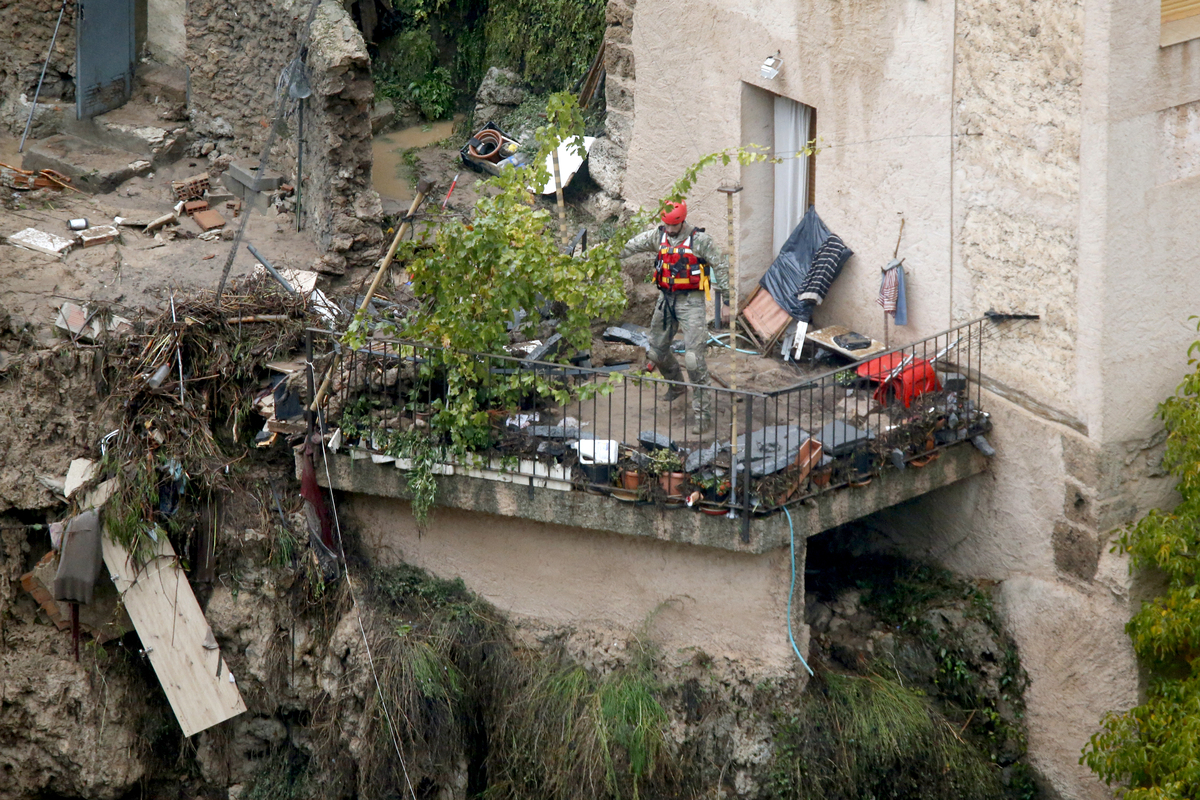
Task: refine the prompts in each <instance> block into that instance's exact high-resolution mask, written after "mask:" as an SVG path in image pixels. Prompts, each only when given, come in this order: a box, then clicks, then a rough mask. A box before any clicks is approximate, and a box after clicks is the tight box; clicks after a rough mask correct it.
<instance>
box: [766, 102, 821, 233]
mask: <svg viewBox="0 0 1200 800" xmlns="http://www.w3.org/2000/svg"><path fill="white" fill-rule="evenodd" d="M811 112H812V109H810V108H809V107H808V106H806V105H804V104H803V103H797V102H796V101H795V100H789V99H788V98H786V97H776V98H775V154H776V155H777V156H780V157H782V159H783V160H782V161H781V162H780V163H778V164H776V165H775V219H774V235H773V237H772V238H773V245H774V248H773V252H774V253H778V252H779V248H781V247H783V243H784V242H786V241H787V238H788V236H790V235H791V233H792V229H793V228H795V227H796V225H798V224H799V222H800V218H801V217H803V216H804V212H805V211H807V210H808V159H807V158H804V157H800V158H796V157H795V155H796V153H797V152H799V151H800V149H801V148H803V147H804V145H805V143H806V142H807V141H808V127H809V114H810V113H811Z"/></svg>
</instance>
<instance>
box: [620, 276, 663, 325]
mask: <svg viewBox="0 0 1200 800" xmlns="http://www.w3.org/2000/svg"><path fill="white" fill-rule="evenodd" d="M627 300H628V302H627V304H626V306H625V312H624V313H623V314H621V321H622V322H634V323H638V324H642V325H649V324H650V320H651V319H652V318H653V317H654V304H655V303H657V302H658V287H657V286H655V285H654V284H653V283H634V285H633V291H632V292H630V293H629V295H628V297H627Z"/></svg>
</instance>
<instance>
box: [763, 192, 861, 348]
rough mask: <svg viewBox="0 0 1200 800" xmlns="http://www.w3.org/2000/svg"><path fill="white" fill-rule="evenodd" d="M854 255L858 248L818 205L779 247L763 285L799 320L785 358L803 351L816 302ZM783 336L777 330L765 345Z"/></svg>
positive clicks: (802, 219) (822, 297) (765, 274)
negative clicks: (854, 248) (842, 235)
mask: <svg viewBox="0 0 1200 800" xmlns="http://www.w3.org/2000/svg"><path fill="white" fill-rule="evenodd" d="M852 255H854V251H852V250H851V249H850V248H849V247H847V246H846V243H845V242H843V241H842V240H841V238H840V237H839V236H838V235H837V234H835V233H833V232H832V231H830V230H829V228H828V227H827V226H826V225H825V223H824V222H822V221H821V217H820V216H818V215H817V209H816V206H810V207H809V209H808V211H806V212H805V214H804V216H803V217H802V218H801V219H800V223H799V224H798V225H797V226H796V227H795V229H794V230H793V231H792V233H791V235H790V236H788V238H787V241H786V242H784V243H783V247H781V248H779V255H777V256H776V257H775V260H774V261H773V262H771V266H769V267H768V268H767V271H766V272H765V273H763V276H762V278H761V279H760V280H759V286H761V287H762V288H763V289H765V290H766V291H767V292H769V293H770V295H771V297H772V299H773V300H774V301H775V302H776V303H777V304H778V305H779V307H780V308H781V309H783V310H784V311H786V312H787V314H788V315H789V316H790V317H791V318H792V319H794V320H795V321H796V333H795V334H794V335H793V337H792V339H791V340H790V342H785V346H784V353H785V358H789V357H791V353H792V351H793V349H794V350H795V355H799V349H800V346H801V345H803V344H804V341H805V334H806V333H807V331H808V325H809V323H810V322H812V312H813V308H814V306H818V305H820V304H821V303H822V302H823V301H824V300H825V296H826V295H827V294H829V289H830V287H831V286H832V285H833V282H834V281H835V280H837V277H838V275H840V274H841V272H842V267H843V266H845V264H846V261H847V260H848V259H849V258H850V256H852ZM752 299H753V298H752ZM779 336H780V334H779V333H776V334H775V335H774V337H772V340H771V342H766V343H764V345H765V346H766V347H770V346H771V344H772V343H773V342H774V341H775V340H776V339H777V338H778V337H779Z"/></svg>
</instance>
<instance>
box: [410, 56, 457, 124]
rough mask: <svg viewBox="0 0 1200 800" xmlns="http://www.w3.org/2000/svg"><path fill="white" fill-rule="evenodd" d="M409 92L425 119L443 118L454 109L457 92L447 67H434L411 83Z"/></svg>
mask: <svg viewBox="0 0 1200 800" xmlns="http://www.w3.org/2000/svg"><path fill="white" fill-rule="evenodd" d="M408 93H409V96H410V97H411V98H412V101H413V102H414V103H416V105H417V108H418V109H420V111H421V115H422V116H423V117H425V119H442V118H444V117H448V116H450V112H451V111H453V110H454V98H455V96H456V92H455V90H454V86H453V85H452V84H451V83H450V70H448V69H446V68H445V67H434V68H433V70H432V71H431V72H430V73H429V74H428V75H426V76H425V77H424V78H422V79H421V80H419V81H416V82H414V83H410V84H409V85H408Z"/></svg>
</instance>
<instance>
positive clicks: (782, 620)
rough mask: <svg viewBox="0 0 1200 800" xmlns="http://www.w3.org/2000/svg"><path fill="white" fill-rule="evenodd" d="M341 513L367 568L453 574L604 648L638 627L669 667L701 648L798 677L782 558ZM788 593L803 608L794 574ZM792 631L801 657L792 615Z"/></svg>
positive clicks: (553, 529) (501, 604) (572, 531)
mask: <svg viewBox="0 0 1200 800" xmlns="http://www.w3.org/2000/svg"><path fill="white" fill-rule="evenodd" d="M342 510H343V511H345V512H347V513H348V514H349V516H350V518H351V519H352V520H353V524H354V526H355V528H356V530H358V532H359V535H360V536H361V538H362V540H363V542H364V544H365V545H366V547H367V549H368V551H369V553H370V555H371V557H372V558H373V559H376V560H378V561H379V562H380V563H383V564H387V563H394V562H396V561H399V560H403V561H405V562H407V563H410V564H416V565H417V566H420V567H423V568H425V569H428V570H429V571H430V572H432V573H434V574H435V575H438V576H440V577H443V578H454V577H461V578H462V579H463V580H464V582H465V583H466V584H467V586H468V587H470V588H471V589H472V590H473V591H475V592H477V593H478V594H479V595H480V596H482V597H483V598H484V599H486V600H487V601H489V602H490V603H492V604H494V605H495V606H496V607H497V608H499V609H501V610H502V611H504V612H506V613H508V614H510V615H512V616H513V617H514V618H515V619H516V620H517V621H518V622H519V623H522V624H524V625H526V626H527V627H529V626H532V627H533V628H534V629H546V628H551V629H560V630H569V631H573V634H572V635H576V636H582V637H585V638H591V639H594V640H595V641H598V642H601V643H602V644H603V645H604V646H605V647H607V646H608V644H609V643H610V642H611V638H612V637H617V638H618V639H620V640H621V641H624V638H625V637H627V636H629V635H631V634H636V633H638V632H639V631H641V630H645V631H648V632H649V634H650V635H651V636H652V637H653V638H654V639H655V641H656V642H657V643H658V644H659V645H660V646H661V648H662V652H663V654H664V656H665V657H666V658H667V659H668V661H671V662H679V663H682V662H685V661H687V660H689V659H691V658H692V657H693V656H695V655H696V652H697V651H703V652H704V653H707V654H708V655H709V656H712V657H713V658H716V659H729V660H732V661H736V662H739V664H740V665H741V668H744V669H745V670H746V671H747V672H748V673H750V674H758V675H763V676H766V675H786V674H791V673H792V671H793V670H795V669H796V668H797V662H796V658H795V656H794V655H793V654H792V651H791V648H790V646H789V644H788V640H787V628H786V624H787V623H786V611H787V593H788V586H789V580H790V571H789V561H788V553H787V551H786V550H777V551H774V552H772V553H767V554H764V555H750V554H744V553H732V552H729V551H725V550H717V549H715V548H710V547H697V546H694V545H681V544H674V543H670V542H660V541H654V540H650V539H643V538H640V537H632V536H622V535H619V534H614V533H603V532H599V531H591V530H587V529H586V528H583V527H578V528H575V527H572V528H568V527H563V526H558V525H547V524H541V523H532V522H528V521H525V520H520V519H512V518H507V517H498V516H490V515H486V514H478V513H472V512H465V511H458V510H454V509H442V508H439V509H435V510H434V511H433V512H431V517H430V522H429V525H428V529H427V530H426V531H425V532H424V533H423V534H419V533H418V531H417V527H416V524H415V523H414V521H413V519H412V514H411V513H410V511H409V506H408V504H407V503H405V502H403V501H400V500H391V499H386V498H376V497H370V496H365V495H351V496H350V497H349V500H348V502H347V503H346V504H345V505H344V506H343V509H342ZM583 522H584V521H581V523H583ZM803 546H804V545H803V541H798V542H797V547H798V549H799V552H798V554H797V555H798V561H799V563H803ZM796 591H797V593H798V594H797V598H799V602H801V603H802V602H803V600H802V598H803V596H804V595H803V575H799V576H798V582H797V589H796ZM794 631H795V635H796V639H797V642H798V643H799V645H800V647H801V648H804V649H805V650H806V649H807V641H808V629H807V626H805V625H804V624H803V617H802V612H800V611H798V612H797V620H796V622H795V627H794ZM605 637H609V638H608V639H606V638H605Z"/></svg>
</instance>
